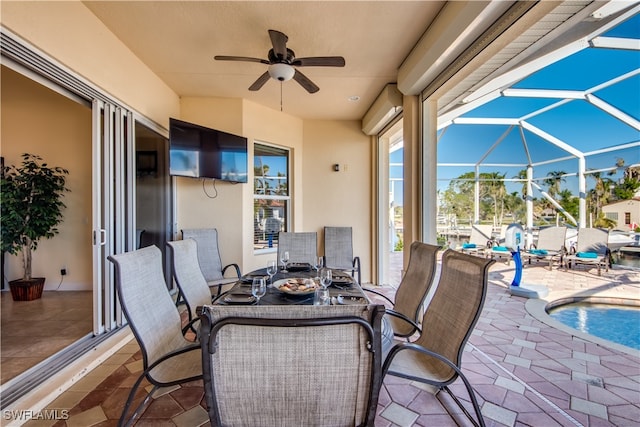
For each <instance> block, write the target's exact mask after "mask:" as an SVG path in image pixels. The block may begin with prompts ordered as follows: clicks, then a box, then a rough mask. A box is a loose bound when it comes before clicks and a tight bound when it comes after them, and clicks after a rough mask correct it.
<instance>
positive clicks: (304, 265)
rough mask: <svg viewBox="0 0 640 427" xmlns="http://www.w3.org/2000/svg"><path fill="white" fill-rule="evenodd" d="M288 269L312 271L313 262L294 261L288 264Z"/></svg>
mask: <svg viewBox="0 0 640 427" xmlns="http://www.w3.org/2000/svg"><path fill="white" fill-rule="evenodd" d="M287 271H311V264H309V263H306V262H300V263H298V262H292V263H291V264H287Z"/></svg>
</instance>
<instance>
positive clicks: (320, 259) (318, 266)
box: [315, 256, 324, 271]
mask: <svg viewBox="0 0 640 427" xmlns="http://www.w3.org/2000/svg"><path fill="white" fill-rule="evenodd" d="M315 267H316V271H320V269H321V268H322V267H324V257H323V256H319V257H318V258H316V265H315Z"/></svg>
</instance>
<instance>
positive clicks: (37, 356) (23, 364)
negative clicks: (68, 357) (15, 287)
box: [0, 291, 93, 384]
mask: <svg viewBox="0 0 640 427" xmlns="http://www.w3.org/2000/svg"><path fill="white" fill-rule="evenodd" d="M92 304H93V303H92V293H91V292H83V291H65V292H55V291H45V292H44V295H43V297H42V298H40V299H37V300H33V301H13V299H12V297H11V293H10V292H2V294H1V296H0V322H1V324H2V334H1V339H0V360H1V363H2V373H1V380H0V384H5V383H6V382H7V381H9V380H10V379H12V378H14V377H16V376H17V375H19V374H21V373H22V372H24V371H26V370H27V369H29V368H31V367H32V366H35V365H36V364H38V363H39V362H41V361H43V360H44V359H46V358H47V357H49V356H51V355H52V354H54V353H56V352H58V351H60V350H61V349H63V348H65V347H67V346H69V345H70V344H72V343H74V342H75V341H77V340H79V339H80V338H82V337H84V336H86V335H88V334H90V333H91V332H92V331H93V323H92V312H93V305H92ZM52 320H55V321H52ZM25 337H27V338H25Z"/></svg>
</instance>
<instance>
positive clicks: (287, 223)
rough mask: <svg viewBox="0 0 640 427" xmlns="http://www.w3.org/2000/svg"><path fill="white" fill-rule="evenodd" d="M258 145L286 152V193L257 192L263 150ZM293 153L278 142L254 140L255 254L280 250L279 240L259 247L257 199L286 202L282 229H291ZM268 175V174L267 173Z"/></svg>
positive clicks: (253, 205)
mask: <svg viewBox="0 0 640 427" xmlns="http://www.w3.org/2000/svg"><path fill="white" fill-rule="evenodd" d="M258 146H262V147H266V149H272V150H279V151H282V152H283V154H286V156H285V157H286V168H285V169H286V172H285V173H286V176H285V178H286V195H282V194H275V193H273V194H266V193H264V192H263V193H257V192H256V189H257V186H256V183H257V182H258V179H259V178H260V176H257V175H256V170H257V169H256V159H257V157H260V156H259V155H256V153H257V152H259V151H262V150H258V149H257V147H258ZM291 154H292V150H291V148H289V147H283V146H280V145H277V144H272V143H268V142H264V141H260V140H254V142H253V174H254V176H253V201H254V202H253V204H252V209H253V211H252V215H251V217H252V221H253V222H254V226H253V230H254V231H253V233H254V243H253V253H254V254H256V255H257V254H265V253H275V252H277V250H278V242H277V241H273V244H272V247H257V243H256V240H255V239H256V201H257V200H282V201H283V202H284V220H283V224H282V225H283V227H282V231H288V230H289V229H290V224H291V212H292V209H291V201H292V197H291V188H292V183H291V180H292V174H291ZM264 177H265V175H262V178H264ZM267 177H268V175H267ZM274 178H280V177H278V176H275V177H274Z"/></svg>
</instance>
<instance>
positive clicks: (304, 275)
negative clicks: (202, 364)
mask: <svg viewBox="0 0 640 427" xmlns="http://www.w3.org/2000/svg"><path fill="white" fill-rule="evenodd" d="M332 271H333V281H332V283H331V285H329V287H328V288H327V289H328V290H329V295H330V296H331V299H332V301H333V302H334V303H335V302H337V301H340V303H343V304H370V301H369V298H367V296H366V295H365V293H364V291H363V290H362V288H361V287H360V285H358V283H357V282H356V281H355V280H354V279H353V278H352V277H351V275H349V274H347V273H346V272H344V271H342V270H337V269H334V270H332ZM318 276H319V274H318V271H317V270H315V269H314V268H310V267H296V266H292V265H289V267H288V271H287V272H282V271H280V270H278V272H277V273H276V274H275V275H274V276H273V279H272V280H269V275H268V274H267V269H266V268H261V269H258V270H254V271H252V272H250V273H248V274H245V275H244V276H242V277H241V279H240V280H239V281H238V282H236V283H235V285H234V286H233V287H232V288H231V289H230V290H228V291H227V292H225V293H224V294H222V295H220V297H219V298H217V299H216V301H215V303H216V304H242V303H243V301H246V302H245V303H253V300H252V298H249V297H250V296H251V282H252V281H253V278H254V277H264V278H265V280H266V281H267V293H266V294H265V295H264V296H263V297H262V298H261V299H260V304H268V305H291V304H309V305H310V304H313V292H309V293H305V294H298V295H294V294H290V293H285V292H283V291H280V290H279V289H277V288H276V287H274V286H272V284H273V283H276V282H278V281H279V280H283V279H303V280H304V279H314V278H317V277H318Z"/></svg>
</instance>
